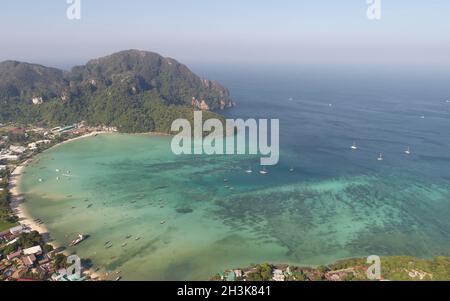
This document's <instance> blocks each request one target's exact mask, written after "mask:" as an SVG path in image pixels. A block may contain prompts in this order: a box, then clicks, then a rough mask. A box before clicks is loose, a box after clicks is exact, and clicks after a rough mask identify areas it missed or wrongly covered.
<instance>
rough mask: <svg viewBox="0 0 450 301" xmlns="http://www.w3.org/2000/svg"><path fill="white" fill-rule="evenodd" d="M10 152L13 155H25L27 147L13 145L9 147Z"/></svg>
mask: <svg viewBox="0 0 450 301" xmlns="http://www.w3.org/2000/svg"><path fill="white" fill-rule="evenodd" d="M9 150H10V151H12V152H13V153H16V154H23V153H24V152H25V151H26V150H27V148H26V147H25V146H14V145H11V146H10V147H9Z"/></svg>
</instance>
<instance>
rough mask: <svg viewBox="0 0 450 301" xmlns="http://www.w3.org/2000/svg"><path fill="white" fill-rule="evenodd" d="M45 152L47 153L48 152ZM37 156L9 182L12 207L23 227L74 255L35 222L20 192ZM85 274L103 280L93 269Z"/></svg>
mask: <svg viewBox="0 0 450 301" xmlns="http://www.w3.org/2000/svg"><path fill="white" fill-rule="evenodd" d="M111 133H112V132H106V131H100V132H91V133H88V134H85V135H82V136H78V137H75V138H71V139H68V140H65V141H63V142H61V143H58V144H55V145H53V146H52V147H50V148H49V149H47V150H50V149H52V148H55V147H58V146H61V145H63V144H65V143H69V142H73V141H77V140H81V139H84V138H88V137H93V136H97V135H102V134H111ZM47 150H45V151H47ZM37 155H38V154H37ZM34 158H35V156H32V157H30V158H28V159H27V160H26V161H24V162H22V163H21V164H19V165H18V166H17V167H16V168H15V169H14V170H13V171H12V172H11V176H10V178H9V181H8V190H9V193H10V196H11V200H10V204H9V205H10V207H11V210H12V212H13V214H14V215H15V216H17V217H18V223H19V224H20V225H22V226H23V227H24V228H25V229H28V230H31V231H37V232H38V233H39V234H40V235H41V236H42V237H43V239H44V242H45V243H46V244H48V245H51V246H52V247H53V248H54V249H55V250H57V249H60V248H64V250H63V251H62V253H63V254H64V255H66V256H70V255H72V254H71V252H69V251H68V250H67V249H66V248H65V247H64V246H63V245H62V244H60V243H58V242H57V241H56V240H53V239H52V238H51V234H50V231H49V230H48V228H47V226H45V224H39V223H37V222H36V221H35V219H34V218H33V216H32V215H31V214H30V212H29V211H28V210H27V207H26V200H25V197H24V196H23V194H22V191H21V190H20V183H21V180H22V175H23V172H24V170H25V168H26V167H27V166H28V164H30V163H31V162H32V161H33V160H34ZM84 274H85V275H87V276H89V277H90V278H91V279H93V280H102V279H103V278H102V276H101V275H100V274H99V273H97V272H95V271H94V270H93V269H92V268H91V269H87V270H85V271H84Z"/></svg>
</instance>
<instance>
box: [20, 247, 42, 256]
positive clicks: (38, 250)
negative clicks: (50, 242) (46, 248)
mask: <svg viewBox="0 0 450 301" xmlns="http://www.w3.org/2000/svg"><path fill="white" fill-rule="evenodd" d="M23 254H24V255H31V254H33V255H39V254H42V248H41V246H35V247H32V248H29V249H25V250H23Z"/></svg>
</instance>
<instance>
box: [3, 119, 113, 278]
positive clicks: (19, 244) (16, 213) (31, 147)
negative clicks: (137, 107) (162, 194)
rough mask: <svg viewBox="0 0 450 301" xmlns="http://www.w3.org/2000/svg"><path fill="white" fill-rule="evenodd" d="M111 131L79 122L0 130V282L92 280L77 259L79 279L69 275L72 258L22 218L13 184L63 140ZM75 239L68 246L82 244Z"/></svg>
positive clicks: (35, 222) (37, 223)
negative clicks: (33, 160) (38, 156)
mask: <svg viewBox="0 0 450 301" xmlns="http://www.w3.org/2000/svg"><path fill="white" fill-rule="evenodd" d="M115 131H116V129H115V128H111V127H103V126H100V127H88V126H86V125H85V124H84V123H83V122H82V123H79V124H74V125H69V126H60V127H56V128H52V129H45V128H36V127H23V126H19V125H15V124H7V125H3V124H0V281H84V280H92V279H91V277H90V273H89V270H88V269H89V265H88V264H86V262H89V261H88V260H83V259H81V263H82V264H81V273H70V272H69V271H68V270H67V268H68V267H70V266H71V263H70V262H68V260H67V257H68V256H69V255H71V254H68V253H67V251H66V250H65V248H64V247H59V246H57V245H55V244H54V243H53V242H52V239H51V238H50V236H49V234H48V233H46V231H45V227H44V226H43V222H42V221H40V220H35V219H32V218H31V217H29V216H26V214H25V213H24V212H23V209H22V205H23V203H24V202H25V200H24V199H23V197H22V196H21V195H20V192H19V190H18V189H19V188H18V181H19V178H20V175H21V170H22V168H23V167H24V166H25V165H26V164H27V162H28V161H29V160H30V159H31V158H32V157H33V156H34V155H36V154H38V153H40V152H42V151H44V150H46V149H49V148H50V147H52V146H55V145H56V144H59V143H61V142H64V141H67V140H71V139H76V138H79V137H82V136H86V135H96V134H97V133H98V132H115ZM80 236H81V237H82V238H83V239H80V237H78V238H75V239H74V241H73V244H78V243H80V242H82V240H84V239H85V236H84V235H81V234H80ZM92 278H94V277H92Z"/></svg>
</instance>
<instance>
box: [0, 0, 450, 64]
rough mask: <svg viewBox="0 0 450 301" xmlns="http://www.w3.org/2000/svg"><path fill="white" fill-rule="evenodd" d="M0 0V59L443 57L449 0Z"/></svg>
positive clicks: (447, 57) (449, 38) (448, 60)
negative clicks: (376, 12)
mask: <svg viewBox="0 0 450 301" xmlns="http://www.w3.org/2000/svg"><path fill="white" fill-rule="evenodd" d="M381 3H382V18H381V20H380V21H369V20H368V18H367V16H366V11H367V8H368V4H367V3H366V0H309V1H306V0H81V8H82V11H81V20H78V21H70V20H68V19H67V17H66V9H67V7H68V6H69V5H68V4H67V2H66V0H39V1H36V0H1V2H0V28H1V30H0V60H6V59H16V60H25V61H30V62H36V63H42V64H49V65H56V66H69V65H72V64H79V63H84V62H85V61H86V60H88V59H90V58H93V57H98V56H103V55H106V54H109V53H112V52H115V51H118V50H123V49H131V48H135V49H143V50H151V51H155V52H159V53H161V54H162V55H164V56H171V57H174V58H176V59H178V60H180V61H182V62H186V63H199V62H204V63H208V62H213V63H227V64H228V63H245V62H247V63H261V62H265V63H277V64H278V63H286V62H292V63H305V62H308V63H317V64H319V63H326V64H330V63H335V64H350V63H352V64H354V63H358V64H359V63H384V64H415V65H422V64H423V65H425V64H438V65H442V64H449V65H450V1H448V0H426V1H421V0H381Z"/></svg>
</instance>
